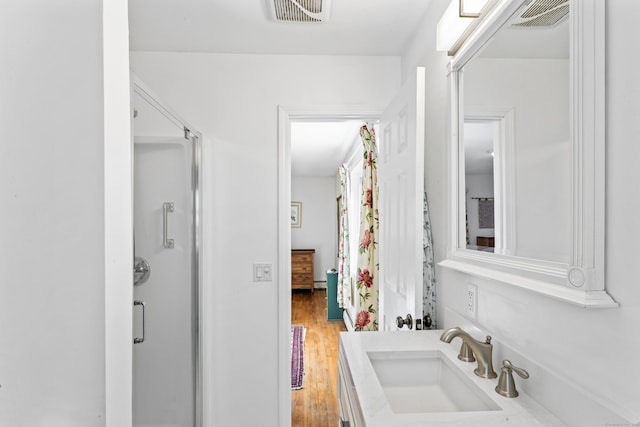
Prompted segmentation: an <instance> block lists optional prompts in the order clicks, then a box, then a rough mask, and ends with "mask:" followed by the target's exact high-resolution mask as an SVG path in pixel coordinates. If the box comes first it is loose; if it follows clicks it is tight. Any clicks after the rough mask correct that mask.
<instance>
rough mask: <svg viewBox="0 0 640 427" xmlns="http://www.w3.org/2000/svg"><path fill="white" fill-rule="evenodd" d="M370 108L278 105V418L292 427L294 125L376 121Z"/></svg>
mask: <svg viewBox="0 0 640 427" xmlns="http://www.w3.org/2000/svg"><path fill="white" fill-rule="evenodd" d="M383 111H384V107H379V106H371V105H334V106H292V107H290V106H281V105H279V106H278V197H277V200H278V270H277V271H278V282H277V283H278V399H279V405H278V418H279V420H280V421H279V425H280V426H283V427H290V426H291V360H290V358H291V356H290V354H289V346H290V336H289V335H290V329H291V219H290V211H291V122H295V121H318V122H322V121H337V120H363V121H367V120H369V121H373V120H377V119H378V118H379V117H380V115H381V114H382V112H383Z"/></svg>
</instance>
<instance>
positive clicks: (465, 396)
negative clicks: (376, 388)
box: [367, 350, 501, 414]
mask: <svg viewBox="0 0 640 427" xmlns="http://www.w3.org/2000/svg"><path fill="white" fill-rule="evenodd" d="M367 356H368V357H369V361H370V362H371V365H372V366H373V369H374V371H375V373H376V376H377V377H378V381H379V382H380V385H381V386H382V389H383V390H384V394H385V397H386V398H387V401H388V402H389V406H390V407H391V410H392V411H393V412H394V413H396V414H411V413H423V412H464V411H496V410H500V409H501V408H500V407H499V406H497V405H496V404H495V402H493V401H492V400H491V399H489V398H488V397H487V395H486V394H485V393H484V392H483V391H482V390H481V389H480V388H479V387H478V386H477V385H476V384H474V383H473V381H471V380H470V379H469V378H468V377H467V376H466V374H465V373H464V372H462V371H460V369H459V368H458V367H456V366H455V365H454V364H453V363H452V362H451V361H450V360H449V359H447V357H446V356H445V355H443V354H442V353H441V352H440V351H438V350H433V351H379V352H368V353H367Z"/></svg>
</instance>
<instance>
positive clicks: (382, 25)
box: [129, 0, 443, 55]
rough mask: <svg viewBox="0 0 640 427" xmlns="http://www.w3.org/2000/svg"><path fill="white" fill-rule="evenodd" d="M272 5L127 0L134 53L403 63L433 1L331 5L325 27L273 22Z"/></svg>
mask: <svg viewBox="0 0 640 427" xmlns="http://www.w3.org/2000/svg"><path fill="white" fill-rule="evenodd" d="M268 1H269V0H130V1H129V21H130V43H131V50H143V51H178V52H216V53H256V54H314V55H401V54H402V51H403V49H404V47H405V45H406V43H407V42H408V41H409V40H410V38H411V36H412V35H413V33H414V31H415V29H416V27H417V25H418V24H419V23H420V22H422V19H421V18H422V17H423V16H424V15H425V13H426V11H427V9H428V7H429V4H430V3H431V2H432V1H433V0H333V2H332V5H331V14H330V16H329V20H328V21H327V22H326V23H282V22H276V21H274V20H273V19H272V18H271V16H270V11H269V3H267V2H268ZM441 1H443V0H441Z"/></svg>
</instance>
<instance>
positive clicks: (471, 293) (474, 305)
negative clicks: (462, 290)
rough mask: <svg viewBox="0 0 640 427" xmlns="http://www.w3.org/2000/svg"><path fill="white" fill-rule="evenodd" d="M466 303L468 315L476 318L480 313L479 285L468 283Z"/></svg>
mask: <svg viewBox="0 0 640 427" xmlns="http://www.w3.org/2000/svg"><path fill="white" fill-rule="evenodd" d="M465 304H466V309H465V312H466V313H467V316H468V317H470V318H471V319H473V320H476V317H477V314H478V287H477V286H476V285H471V284H469V285H467V294H466V299H465Z"/></svg>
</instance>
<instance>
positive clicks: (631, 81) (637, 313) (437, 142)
mask: <svg viewBox="0 0 640 427" xmlns="http://www.w3.org/2000/svg"><path fill="white" fill-rule="evenodd" d="M443 3H444V2H443ZM444 7H446V4H436V3H434V4H433V5H432V6H431V9H432V10H433V11H434V12H435V13H434V15H435V17H434V18H433V20H432V21H431V22H425V25H424V27H423V28H424V29H423V30H422V33H420V34H418V37H417V39H416V41H414V43H413V44H411V45H410V46H409V49H408V50H407V53H406V55H405V56H404V57H403V70H402V73H403V75H407V73H408V71H407V70H408V69H409V68H410V67H412V66H414V65H415V64H420V63H423V64H425V66H426V68H427V79H428V82H427V103H428V105H427V117H426V120H427V135H426V150H425V164H426V167H425V183H426V188H427V191H428V192H429V201H430V202H431V208H432V212H431V214H432V216H431V219H432V225H433V227H434V230H433V236H434V243H435V256H436V261H440V260H442V259H443V258H444V257H445V256H446V243H445V240H446V237H447V229H448V228H447V227H448V225H447V223H446V192H447V187H446V176H447V175H446V174H447V170H446V166H445V165H446V163H445V159H444V153H446V151H445V145H444V144H446V143H447V126H448V123H447V112H448V110H447V106H448V100H447V98H446V96H447V80H446V68H445V64H446V57H445V56H444V54H443V53H442V52H434V51H433V45H434V35H433V32H434V30H432V29H433V28H435V25H434V24H435V22H436V21H437V20H438V18H439V16H440V15H441V14H442V12H443V9H444ZM440 9H442V10H440ZM606 13H607V15H606V16H607V40H606V47H607V70H606V71H607V83H606V91H607V92H606V99H607V130H606V136H607V175H606V179H607V184H606V185H607V224H606V240H607V243H606V245H607V246H606V254H607V259H606V286H607V290H608V292H609V293H610V294H611V295H612V296H613V298H614V299H615V300H616V301H617V302H619V303H620V307H619V308H618V309H606V310H585V309H582V308H579V307H574V306H572V305H568V304H566V303H562V302H557V301H555V300H551V299H549V298H546V297H542V296H539V295H536V294H532V293H529V292H526V291H523V290H517V289H513V288H512V287H508V286H506V285H502V284H500V283H497V282H492V281H488V280H479V279H477V278H472V277H470V276H468V275H465V274H461V273H457V272H454V271H450V270H446V269H443V268H438V270H437V283H438V285H437V291H438V308H439V313H440V314H441V318H440V319H439V322H440V323H439V326H440V327H450V326H456V325H455V324H453V322H454V321H455V320H454V319H455V318H454V317H450V318H447V316H445V315H443V313H445V312H446V310H444V308H445V307H448V308H451V309H452V310H454V311H455V312H458V313H463V312H464V307H465V306H464V295H465V292H466V289H467V283H469V282H470V281H473V282H474V283H476V284H478V306H477V309H478V322H479V324H480V326H482V327H483V328H484V329H486V330H487V331H488V332H490V333H492V335H494V342H496V343H502V344H503V345H504V346H505V349H504V353H503V355H504V356H508V357H512V356H514V355H515V354H523V355H525V356H526V358H527V359H529V360H535V361H536V362H537V365H538V366H537V367H536V366H523V367H524V368H525V369H527V368H534V369H535V371H534V369H531V371H534V372H532V376H531V378H530V379H529V380H527V381H520V382H519V384H518V386H519V387H521V388H522V389H523V390H526V391H528V392H529V393H530V394H531V395H532V396H533V397H534V398H536V399H537V400H539V401H540V402H541V403H543V404H544V405H545V406H547V407H548V408H549V409H551V410H552V411H553V412H554V413H556V414H564V415H567V416H568V418H566V421H567V422H568V423H569V425H572V426H580V427H582V426H602V425H604V424H605V423H607V422H608V423H616V422H623V419H622V418H619V417H618V416H625V417H626V418H627V422H636V423H637V422H640V410H639V407H638V402H639V401H640V382H638V381H637V380H636V379H637V378H640V365H638V363H637V357H636V355H637V354H638V353H639V352H640V339H639V338H638V333H637V325H638V324H640V286H637V271H636V269H635V268H634V265H635V264H636V263H637V253H638V250H637V245H638V243H637V242H638V240H640V225H639V222H638V221H637V220H636V218H635V217H636V216H637V212H638V211H639V210H640V199H639V198H638V197H636V194H637V191H635V190H636V189H635V187H636V186H637V182H639V181H640V170H638V168H637V167H636V166H635V163H636V161H637V159H638V158H640V147H639V146H638V144H634V143H632V142H631V141H635V140H636V139H637V138H636V136H637V125H636V124H635V123H637V119H638V107H637V103H636V101H635V100H636V99H637V98H638V97H639V96H640V79H639V78H637V76H635V75H634V73H633V70H635V69H638V67H640V59H639V58H638V57H637V56H634V55H630V53H631V52H635V50H636V49H635V40H637V38H635V35H634V34H635V33H634V31H635V30H634V25H635V24H634V21H633V20H634V16H638V14H639V13H640V2H636V1H635V0H619V1H616V2H606ZM425 52H426V54H425ZM438 162H441V163H440V164H438ZM450 319H451V320H450ZM461 326H464V325H461ZM511 351H513V352H512V353H510V352H511ZM512 361H513V362H514V363H515V364H517V361H519V359H516V360H513V359H512ZM495 362H496V363H497V362H498V359H497V358H495ZM545 372H547V373H548V372H550V373H551V374H549V375H544V373H545ZM554 381H557V382H554ZM562 382H566V383H569V384H574V385H576V386H577V387H578V389H577V390H576V392H575V393H573V394H562V395H559V394H558V392H557V390H555V389H554V388H553V386H554V385H555V384H560V383H562ZM581 395H587V396H589V397H591V398H592V399H593V400H594V401H595V402H600V404H601V405H603V406H599V405H598V404H594V405H590V406H587V405H581V404H579V403H582V402H583V401H582V400H580V399H581ZM616 414H618V415H616Z"/></svg>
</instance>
